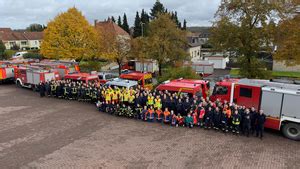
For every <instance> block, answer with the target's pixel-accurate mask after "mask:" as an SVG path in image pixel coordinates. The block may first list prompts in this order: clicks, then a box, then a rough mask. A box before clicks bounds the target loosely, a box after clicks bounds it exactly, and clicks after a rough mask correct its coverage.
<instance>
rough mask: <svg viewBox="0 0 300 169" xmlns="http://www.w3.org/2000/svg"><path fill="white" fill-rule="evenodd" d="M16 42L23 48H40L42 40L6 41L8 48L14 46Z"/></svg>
mask: <svg viewBox="0 0 300 169" xmlns="http://www.w3.org/2000/svg"><path fill="white" fill-rule="evenodd" d="M14 44H15V45H17V46H19V47H20V49H21V50H23V49H25V48H30V49H40V46H41V40H16V41H5V42H4V45H5V48H6V49H11V48H12V47H13V46H14Z"/></svg>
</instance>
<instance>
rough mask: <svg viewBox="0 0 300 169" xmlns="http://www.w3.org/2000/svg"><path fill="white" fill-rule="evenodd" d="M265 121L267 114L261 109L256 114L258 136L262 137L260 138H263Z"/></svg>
mask: <svg viewBox="0 0 300 169" xmlns="http://www.w3.org/2000/svg"><path fill="white" fill-rule="evenodd" d="M265 122H266V115H265V114H264V111H263V110H259V113H258V114H257V116H256V137H260V139H262V138H263V134H264V125H265Z"/></svg>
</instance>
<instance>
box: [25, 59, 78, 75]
mask: <svg viewBox="0 0 300 169" xmlns="http://www.w3.org/2000/svg"><path fill="white" fill-rule="evenodd" d="M31 65H32V66H39V67H42V68H45V69H55V70H57V71H58V72H59V76H60V77H61V78H64V77H65V76H66V75H67V74H71V73H76V72H80V69H79V66H78V63H77V62H68V61H56V60H55V61H49V60H43V61H41V62H40V63H32V64H31Z"/></svg>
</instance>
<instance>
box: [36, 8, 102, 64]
mask: <svg viewBox="0 0 300 169" xmlns="http://www.w3.org/2000/svg"><path fill="white" fill-rule="evenodd" d="M99 37H100V36H99V34H98V33H97V31H96V30H95V29H94V27H93V26H91V25H90V24H89V23H88V21H87V20H86V19H85V17H84V16H83V15H82V14H81V12H79V11H78V10H77V9H76V8H70V9H69V10H68V11H67V12H64V13H61V14H60V15H58V16H56V17H55V18H54V20H52V21H50V22H49V23H48V27H47V29H46V30H45V33H44V40H43V42H42V45H41V54H42V55H43V56H45V57H46V58H51V59H75V60H82V59H94V58H97V57H100V56H101V54H100V48H99V46H101V45H100V44H99V43H100V40H99Z"/></svg>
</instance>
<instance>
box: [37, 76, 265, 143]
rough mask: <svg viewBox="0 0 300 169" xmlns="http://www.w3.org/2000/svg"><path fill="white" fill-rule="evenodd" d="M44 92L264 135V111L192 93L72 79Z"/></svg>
mask: <svg viewBox="0 0 300 169" xmlns="http://www.w3.org/2000/svg"><path fill="white" fill-rule="evenodd" d="M39 86H40V95H41V97H44V96H45V95H47V96H49V97H57V98H63V99H70V100H78V101H85V102H90V103H95V104H96V106H97V108H98V109H99V111H101V112H106V113H109V114H112V115H116V116H124V117H128V118H135V119H139V120H143V121H147V122H158V123H164V124H167V125H171V126H174V127H179V126H182V127H189V128H193V127H200V128H204V129H214V130H219V131H222V132H224V133H228V132H232V133H234V134H236V135H240V134H243V135H245V136H247V137H249V136H250V135H254V134H256V136H257V137H260V138H261V139H262V138H263V131H264V123H265V121H266V116H265V115H264V113H263V110H259V111H257V110H255V108H253V107H252V108H251V109H249V108H246V107H245V106H238V105H236V104H234V103H228V102H226V101H224V102H221V101H220V100H216V101H215V102H212V101H210V100H209V98H203V97H200V96H190V95H188V94H183V93H176V92H169V91H157V90H148V89H145V88H142V87H141V86H138V87H137V88H136V89H133V88H129V89H127V88H120V87H116V86H114V87H113V86H105V85H100V84H98V83H89V84H85V83H83V82H72V81H68V80H66V81H64V80H61V81H51V82H46V83H45V84H44V83H41V84H40V85H39Z"/></svg>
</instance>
